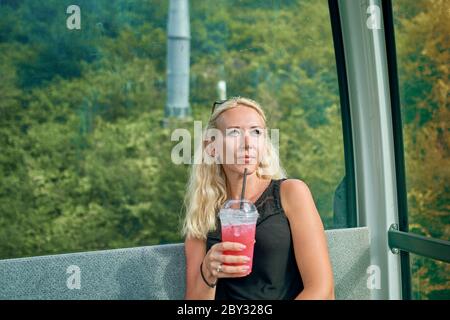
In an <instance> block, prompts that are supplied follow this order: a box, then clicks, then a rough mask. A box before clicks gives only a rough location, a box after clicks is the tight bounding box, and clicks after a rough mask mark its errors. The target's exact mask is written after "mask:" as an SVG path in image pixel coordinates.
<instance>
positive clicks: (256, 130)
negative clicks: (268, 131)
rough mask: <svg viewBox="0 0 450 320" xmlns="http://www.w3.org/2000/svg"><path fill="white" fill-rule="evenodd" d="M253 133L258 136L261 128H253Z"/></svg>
mask: <svg viewBox="0 0 450 320" xmlns="http://www.w3.org/2000/svg"><path fill="white" fill-rule="evenodd" d="M253 133H254V134H255V135H257V136H259V135H261V133H262V130H261V129H255V130H253Z"/></svg>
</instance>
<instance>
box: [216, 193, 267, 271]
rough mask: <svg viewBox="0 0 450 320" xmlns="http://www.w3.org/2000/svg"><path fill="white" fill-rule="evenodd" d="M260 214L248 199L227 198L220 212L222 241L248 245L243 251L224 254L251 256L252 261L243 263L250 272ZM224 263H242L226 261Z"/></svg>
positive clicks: (232, 264) (225, 252) (231, 264)
mask: <svg viewBox="0 0 450 320" xmlns="http://www.w3.org/2000/svg"><path fill="white" fill-rule="evenodd" d="M258 216H259V214H258V211H257V210H256V207H255V205H254V204H253V203H251V202H250V201H248V200H227V201H226V202H225V204H224V205H223V207H222V209H221V210H220V212H219V217H220V223H221V225H222V241H223V242H228V241H230V242H239V243H242V244H243V245H245V246H246V248H245V249H244V250H242V251H224V252H223V254H225V255H235V256H243V255H244V256H247V257H249V258H250V261H249V262H246V263H243V264H244V265H247V266H248V267H249V271H248V273H250V272H251V271H252V266H253V249H254V245H255V232H256V221H257V220H258ZM224 265H230V266H234V265H242V264H241V263H238V264H235V263H224Z"/></svg>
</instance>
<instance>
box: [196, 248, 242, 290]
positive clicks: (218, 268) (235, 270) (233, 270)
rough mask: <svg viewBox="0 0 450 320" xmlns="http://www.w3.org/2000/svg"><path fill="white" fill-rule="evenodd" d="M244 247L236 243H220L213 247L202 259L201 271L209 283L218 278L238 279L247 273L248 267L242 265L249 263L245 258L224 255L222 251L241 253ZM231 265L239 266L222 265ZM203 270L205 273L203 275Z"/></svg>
mask: <svg viewBox="0 0 450 320" xmlns="http://www.w3.org/2000/svg"><path fill="white" fill-rule="evenodd" d="M243 249H245V246H244V245H243V244H241V243H238V242H220V243H216V244H215V245H213V246H212V247H211V248H210V249H209V251H208V253H207V254H206V256H205V258H204V259H203V268H204V269H203V271H204V274H205V276H206V277H208V278H209V281H211V282H215V281H216V280H217V279H218V278H239V277H245V276H246V275H248V273H249V271H250V270H249V267H248V266H247V265H244V263H247V262H249V261H250V258H249V257H247V256H234V255H225V254H223V251H242V250H243ZM224 263H233V264H241V265H233V266H228V265H223V264H224ZM205 270H207V272H206V273H205Z"/></svg>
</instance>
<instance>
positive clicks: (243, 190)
mask: <svg viewBox="0 0 450 320" xmlns="http://www.w3.org/2000/svg"><path fill="white" fill-rule="evenodd" d="M246 180H247V168H245V169H244V181H243V182H242V192H241V204H240V207H241V210H242V204H243V203H242V200H244V195H245V184H246Z"/></svg>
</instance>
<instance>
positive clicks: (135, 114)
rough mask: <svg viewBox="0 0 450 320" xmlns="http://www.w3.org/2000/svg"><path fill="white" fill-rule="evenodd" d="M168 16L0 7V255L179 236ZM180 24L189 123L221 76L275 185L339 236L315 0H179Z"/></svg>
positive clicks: (331, 92) (331, 87)
mask: <svg viewBox="0 0 450 320" xmlns="http://www.w3.org/2000/svg"><path fill="white" fill-rule="evenodd" d="M167 17H168V1H163V2H161V1H145V2H144V1H137V0H135V1H129V0H128V1H125V0H120V1H116V2H114V3H111V2H109V1H85V0H80V1H77V3H76V5H75V6H71V7H70V8H69V7H68V6H67V5H65V4H63V3H61V2H60V1H56V0H49V1H46V2H43V3H38V2H34V1H20V2H14V1H2V2H1V3H0V73H1V74H0V78H1V79H2V81H1V82H0V95H1V96H2V99H0V112H1V115H2V116H1V120H0V121H1V125H0V148H1V150H2V153H1V155H0V174H1V179H0V258H2V259H3V258H13V257H22V256H35V255H43V254H53V253H64V252H75V251H89V250H97V249H107V248H108V249H109V248H118V247H132V246H141V245H152V244H162V243H171V242H180V241H182V239H181V238H180V235H179V232H178V229H179V220H180V214H181V213H182V199H183V196H184V188H185V183H186V180H187V173H188V169H189V166H186V165H175V164H173V163H172V162H171V160H170V159H171V158H170V154H171V149H172V147H173V146H174V143H173V142H172V141H171V140H170V134H171V132H170V128H167V127H163V126H161V121H162V119H163V117H164V105H165V99H166V51H167V32H166V24H167ZM190 28H191V52H190V97H189V102H190V106H191V109H192V118H193V119H194V120H201V121H203V123H205V121H206V119H207V117H208V116H209V113H210V108H211V103H212V101H213V100H215V99H216V98H217V91H216V88H217V83H218V82H219V81H225V82H226V86H227V96H233V95H241V96H249V97H251V98H254V99H255V100H257V101H259V102H260V103H261V104H262V105H263V107H265V110H266V112H267V116H268V118H269V126H270V128H274V129H279V132H280V156H281V161H282V164H283V166H284V167H285V168H286V170H287V172H288V174H289V177H293V178H299V179H302V180H304V181H305V182H306V183H307V184H308V185H309V186H310V188H311V191H312V193H313V196H314V198H315V201H316V204H317V207H318V210H319V212H320V214H321V216H322V219H323V221H324V224H325V227H326V228H334V227H345V226H346V225H347V222H346V218H345V216H346V214H347V212H346V211H347V206H346V201H345V199H346V190H345V180H344V177H345V163H344V147H343V141H342V125H341V116H340V115H341V113H340V104H339V90H338V83H337V76H336V65H335V57H334V49H333V40H332V35H331V26H330V17H329V12H328V3H327V1H325V0H321V1H313V0H308V1H294V0H291V1H281V0H280V1H273V0H270V1H269V0H265V1H260V0H252V1H238V0H230V1H203V0H192V1H190ZM178 126H179V127H181V126H185V127H186V128H187V129H189V130H191V131H192V130H193V122H187V123H186V122H181V123H180V124H178Z"/></svg>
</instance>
